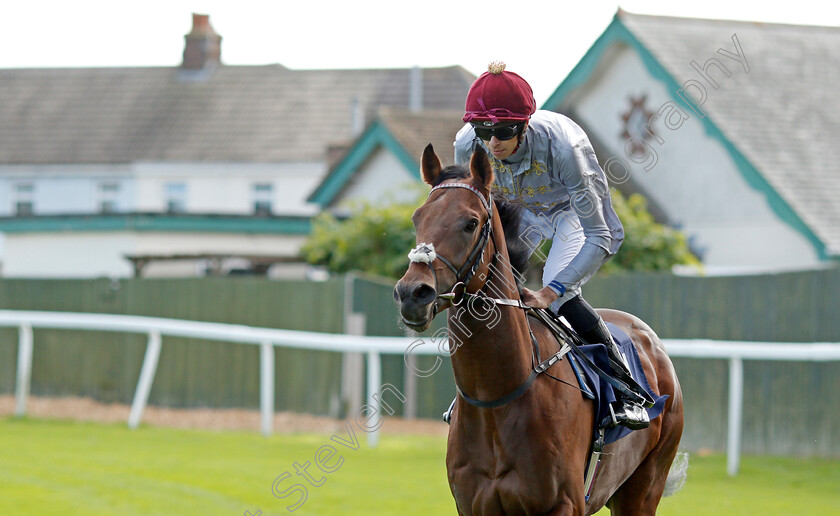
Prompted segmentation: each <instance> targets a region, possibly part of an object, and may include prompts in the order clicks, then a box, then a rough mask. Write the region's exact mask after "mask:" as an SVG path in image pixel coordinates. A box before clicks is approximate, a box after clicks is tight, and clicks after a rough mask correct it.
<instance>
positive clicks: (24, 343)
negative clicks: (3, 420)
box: [15, 323, 32, 417]
mask: <svg viewBox="0 0 840 516" xmlns="http://www.w3.org/2000/svg"><path fill="white" fill-rule="evenodd" d="M31 384H32V326H31V325H29V324H25V323H24V324H21V325H20V326H18V362H17V378H16V382H15V416H17V417H23V416H25V415H26V400H27V398H29V387H30V385H31Z"/></svg>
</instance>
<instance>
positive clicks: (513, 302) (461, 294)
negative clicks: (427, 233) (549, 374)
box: [408, 183, 570, 408]
mask: <svg viewBox="0 0 840 516" xmlns="http://www.w3.org/2000/svg"><path fill="white" fill-rule="evenodd" d="M445 188H463V189H466V190H469V191H471V192H472V193H474V194H475V195H476V196H477V197H478V198H479V199H480V200H481V204H482V205H483V206H484V209H485V210H487V221H486V222H485V223H484V225H483V226H482V228H481V234H480V235H479V237H478V241H477V242H476V243H475V246H473V248H472V250H471V251H470V254H469V255H468V256H467V258H466V260H464V263H463V264H462V265H461V266H460V267H456V266H455V265H453V264H452V262H451V261H450V260H448V259H446V258H444V257H443V256H441V255H440V254H438V253H437V252H436V251H435V247H434V244H426V243H421V244H418V246H417V247H415V248H414V249H412V250H411V252H410V253H408V258H409V259H410V260H411V261H412V262H416V263H425V264H426V265H428V266H429V268H430V269H431V270H432V276H433V277H434V279H435V291H436V292H437V291H438V279H437V273H436V272H435V267H434V265H433V262H434V261H435V260H436V259H437V260H440V261H441V262H443V264H444V265H446V266H447V267H448V268H449V270H451V271H452V273H453V274H454V275H455V284H454V285H453V286H452V291H451V292H448V293H446V294H439V295H438V296H437V297H438V298H439V299H446V300H449V301H451V302H452V304H454V305H455V306H458V305H459V304H460V303H461V302H462V301H463V299H464V298H468V297H473V298H479V299H480V300H482V301H489V302H491V303H494V304H500V305H507V306H515V307H517V308H522V309H525V310H529V309H530V308H529V307H528V306H526V305H525V304H523V303H522V301H520V300H519V299H498V298H492V297H488V296H487V295H485V294H484V293H483V292H482V291H481V290H479V291H478V292H476V293H470V292H466V286H467V285H469V283H470V280H472V278H473V276H474V275H475V272H476V270H477V269H478V266H479V264H481V263H482V262H483V261H484V253H485V251H486V249H487V244H488V240H490V239H494V234H493V229H492V225H493V197H492V194H491V195H490V196H489V199H485V198H484V195H482V194H481V192H480V191H478V189H476V188H475V187H474V186H472V185H470V184H467V183H442V184H440V185H438V186H435V187H434V188H432V190H431V191H430V192H429V195H430V196H431V195H432V192H434V191H436V190H441V189H445ZM494 244H495V240H494ZM495 248H496V249H498V246H496V247H495ZM495 258H496V252H495V251H494V253H493V258H492V260H495ZM485 284H486V281H485ZM434 312H435V315H437V313H438V312H439V308H438V304H437V301H435V306H434ZM529 332H530V334H531V343H532V345H533V353H532V359H533V365H532V367H531V372H530V374H529V375H528V378H526V379H525V381H524V382H522V383H521V384H520V385H519V387H517V388H516V389H515V390H513V391H512V392H510V393H508V394H507V395H505V396H503V397H501V398H499V399H496V400H492V401H482V400H478V399H475V398H471V397H469V396H467V395H466V394H464V392H463V391H462V390H461V388H460V387H459V386H458V383H457V382H456V383H455V388H456V390H457V391H458V394H459V395H460V396H461V397H462V398H464V400H465V401H467V402H468V403H470V404H471V405H475V406H476V407H482V408H493V407H500V406H502V405H506V404H508V403H510V402H511V401H513V400H515V399H517V398H519V397H520V396H522V395H523V394H525V392H527V391H528V389H530V387H531V384H533V383H534V380H536V378H537V375H539V374H540V373H543V372H545V371H546V370H547V369H548V368H550V367H551V366H552V365H554V363H555V362H557V361H558V360H560V359H561V358H562V357H563V355H565V354H566V353H568V351H569V349H570V348H569V346H568V344H565V343H564V344H565V345H563V346H561V349H560V351H558V352H557V353H555V354H554V355H552V356H550V357H549V358H548V359H546V360H541V359H540V350H539V346H538V345H537V339H536V337H535V336H534V333H533V332H531V331H530V328H529Z"/></svg>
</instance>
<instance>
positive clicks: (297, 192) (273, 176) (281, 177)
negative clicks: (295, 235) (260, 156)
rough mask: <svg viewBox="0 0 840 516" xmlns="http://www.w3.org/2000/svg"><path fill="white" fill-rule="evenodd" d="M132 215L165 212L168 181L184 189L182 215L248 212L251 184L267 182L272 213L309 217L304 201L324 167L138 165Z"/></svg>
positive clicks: (282, 164)
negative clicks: (181, 184) (269, 186)
mask: <svg viewBox="0 0 840 516" xmlns="http://www.w3.org/2000/svg"><path fill="white" fill-rule="evenodd" d="M134 172H135V175H136V178H137V207H138V210H137V211H141V212H143V211H146V212H160V211H164V210H165V208H166V198H165V196H164V192H165V188H166V184H167V183H184V184H185V185H186V187H187V211H188V212H195V213H227V214H242V215H247V214H251V213H253V201H254V197H253V191H252V188H253V185H254V184H256V183H269V184H271V185H272V186H273V188H272V199H271V200H272V205H273V213H275V214H312V213H314V212H315V208H314V207H313V206H312V205H308V204H307V203H306V197H307V196H308V195H309V194H310V193H311V192H312V190H313V189H314V188H315V187H316V186H317V184H318V183H319V182H320V181H321V179H322V178H323V176H324V174H325V173H326V167H325V165H324V164H323V163H277V164H266V163H138V164H135V165H134Z"/></svg>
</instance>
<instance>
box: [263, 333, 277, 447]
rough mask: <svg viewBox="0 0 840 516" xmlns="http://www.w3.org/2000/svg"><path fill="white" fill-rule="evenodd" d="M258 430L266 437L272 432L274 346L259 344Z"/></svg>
mask: <svg viewBox="0 0 840 516" xmlns="http://www.w3.org/2000/svg"><path fill="white" fill-rule="evenodd" d="M260 429H261V430H262V434H263V435H264V436H266V437H268V436H269V435H271V433H272V432H273V431H274V344H273V343H272V342H268V341H266V342H262V343H261V344H260Z"/></svg>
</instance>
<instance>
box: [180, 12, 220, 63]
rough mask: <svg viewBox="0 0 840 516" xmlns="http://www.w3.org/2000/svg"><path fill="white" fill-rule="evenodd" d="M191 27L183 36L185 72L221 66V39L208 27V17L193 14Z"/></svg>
mask: <svg viewBox="0 0 840 516" xmlns="http://www.w3.org/2000/svg"><path fill="white" fill-rule="evenodd" d="M192 16H193V26H192V30H191V31H190V33H189V34H187V35H186V36H184V39H185V40H186V42H185V44H184V61H183V63H181V67H182V68H184V69H187V70H202V69H205V68H213V67H215V66H217V65H219V64H221V62H222V61H221V56H222V37H221V36H219V35H218V34H216V31H215V30H213V27H212V26H211V25H210V15H207V14H196V13H193V15H192Z"/></svg>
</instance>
